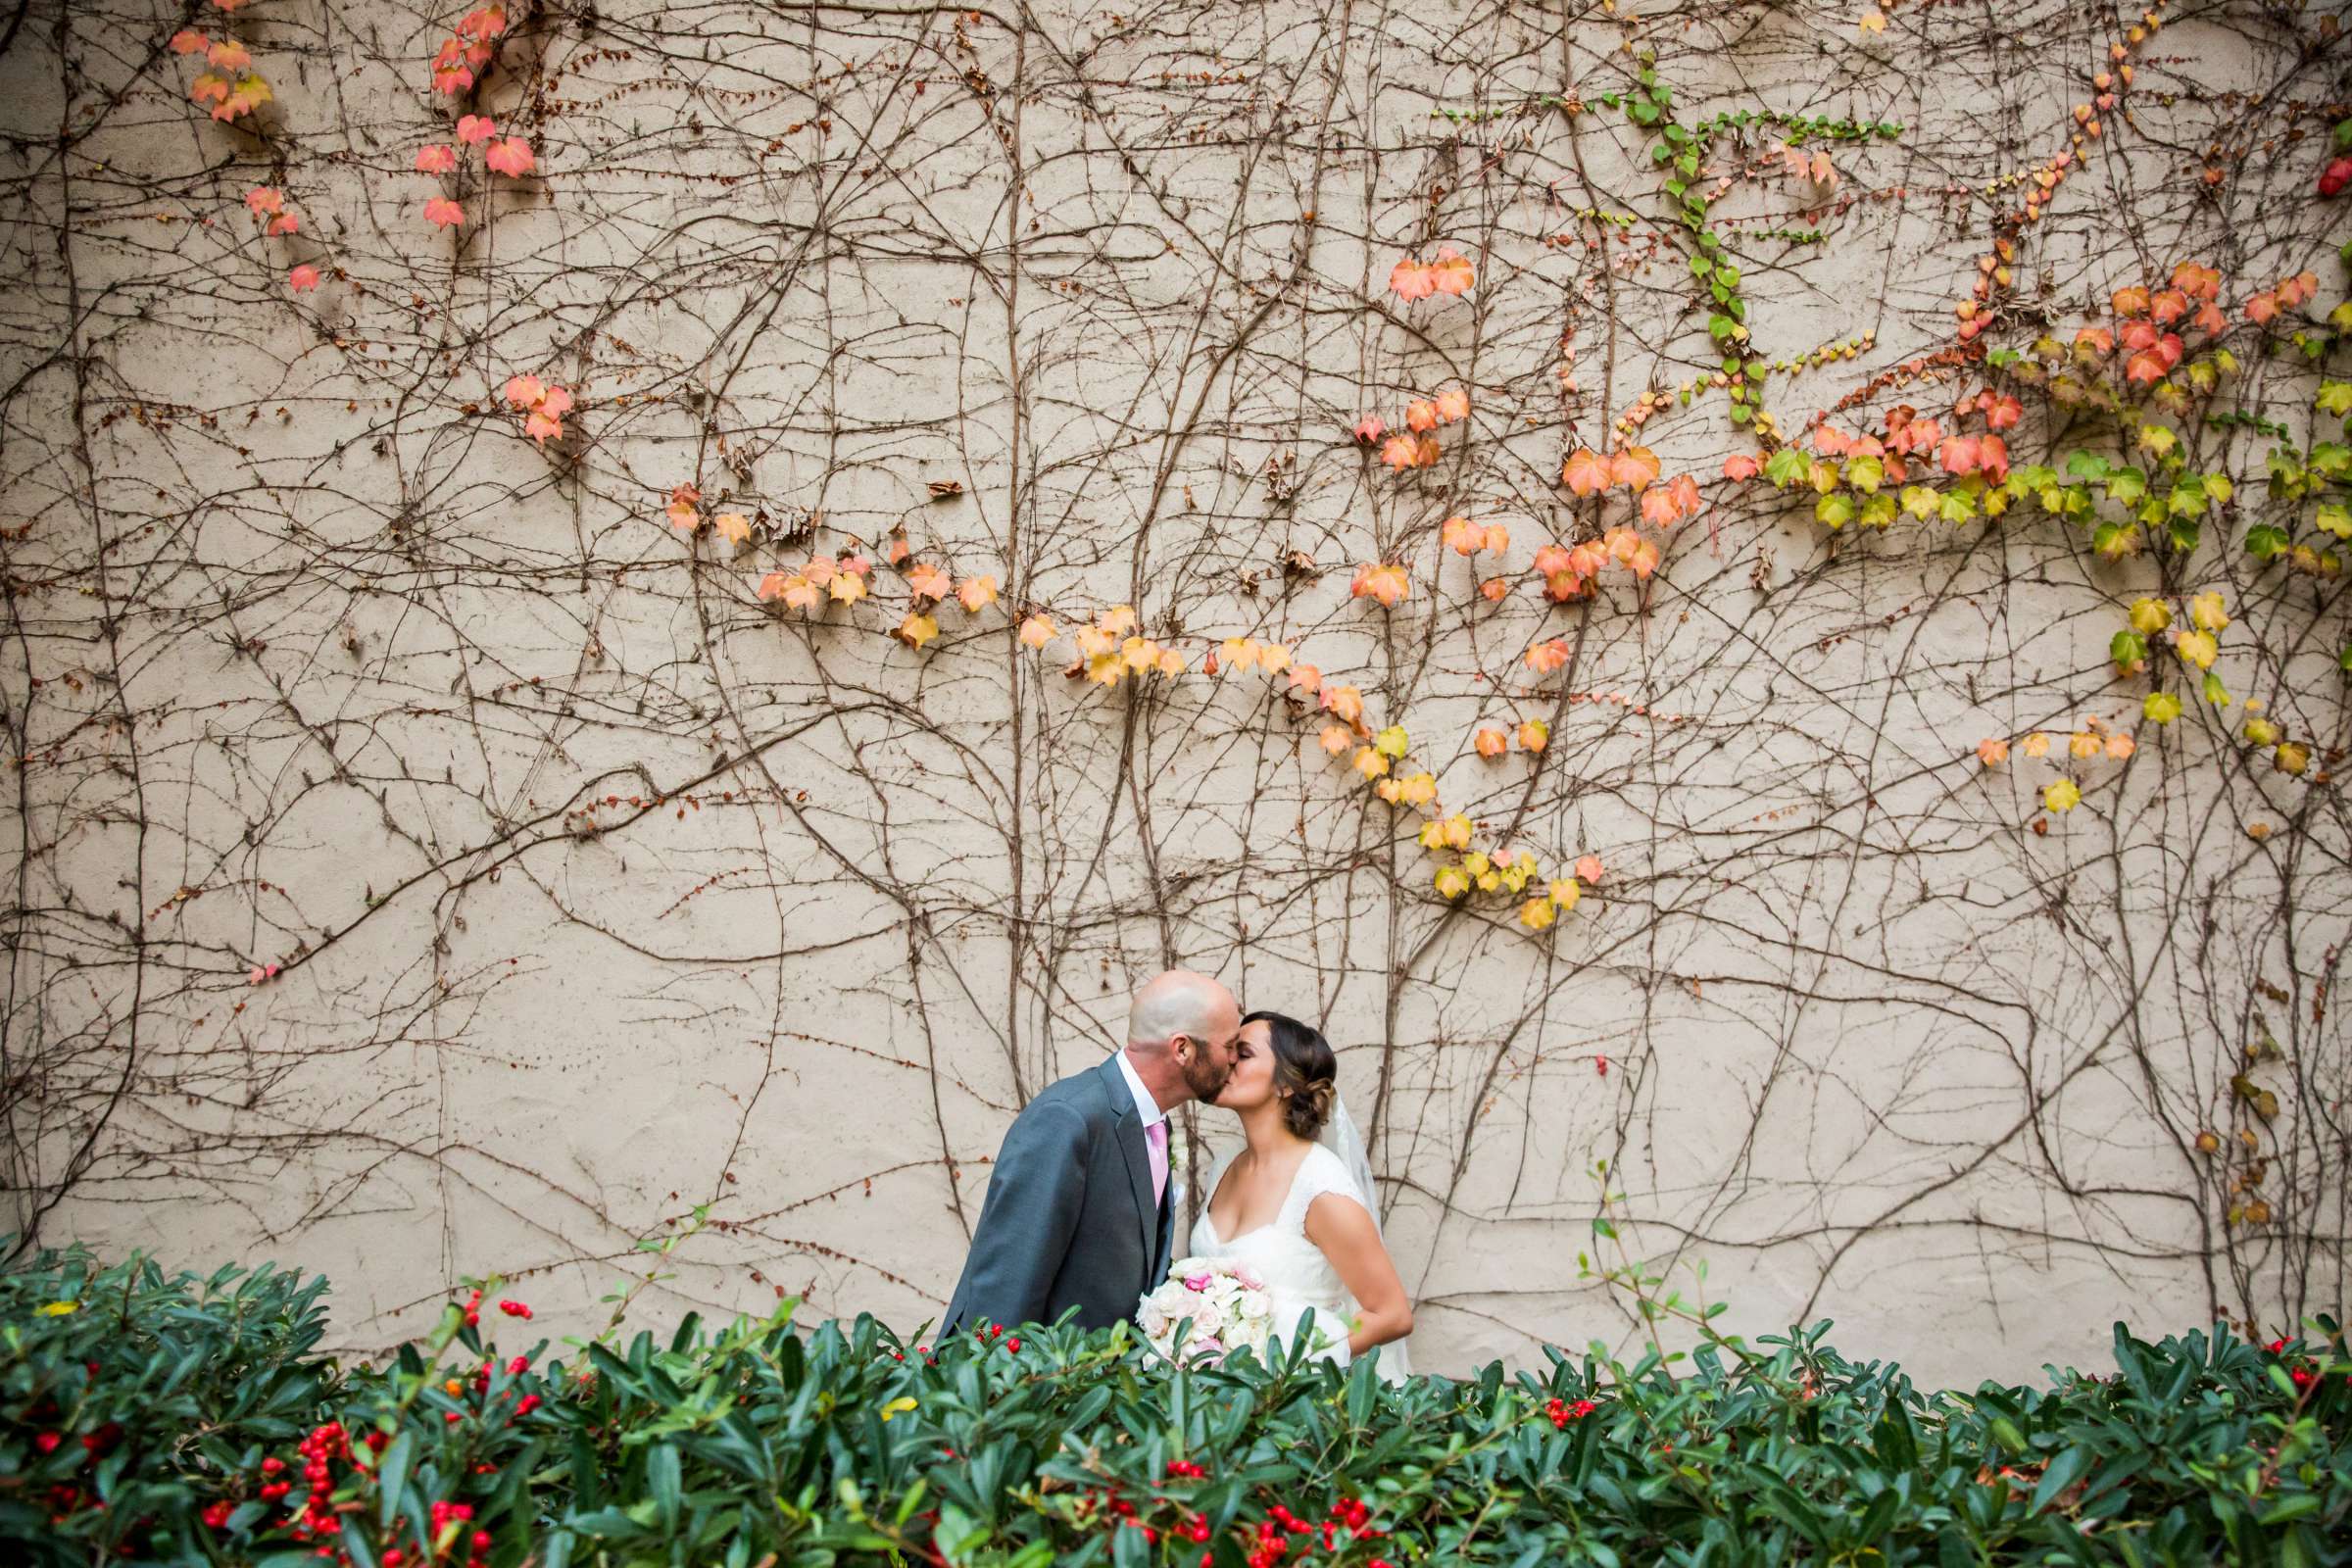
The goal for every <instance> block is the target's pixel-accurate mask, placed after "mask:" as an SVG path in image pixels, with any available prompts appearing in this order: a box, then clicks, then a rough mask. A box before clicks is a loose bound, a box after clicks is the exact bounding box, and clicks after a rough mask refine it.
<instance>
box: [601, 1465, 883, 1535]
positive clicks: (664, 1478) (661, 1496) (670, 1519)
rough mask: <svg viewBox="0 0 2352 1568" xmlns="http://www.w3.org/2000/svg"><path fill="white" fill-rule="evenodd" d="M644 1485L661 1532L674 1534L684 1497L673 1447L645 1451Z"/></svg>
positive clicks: (845, 1478)
mask: <svg viewBox="0 0 2352 1568" xmlns="http://www.w3.org/2000/svg"><path fill="white" fill-rule="evenodd" d="M843 1479H844V1480H847V1479H848V1478H847V1477H844V1478H843ZM645 1484H646V1486H647V1487H648V1488H650V1489H651V1490H652V1492H653V1494H654V1506H655V1507H656V1508H657V1509H659V1510H660V1513H661V1519H662V1530H663V1531H664V1532H665V1533H668V1534H672V1535H674V1534H676V1532H677V1528H678V1515H679V1511H680V1509H681V1507H682V1506H683V1503H684V1496H683V1488H682V1486H681V1483H680V1479H679V1466H678V1450H677V1448H676V1447H675V1446H673V1445H671V1444H667V1443H657V1444H654V1445H652V1446H650V1447H648V1448H647V1449H646V1450H645Z"/></svg>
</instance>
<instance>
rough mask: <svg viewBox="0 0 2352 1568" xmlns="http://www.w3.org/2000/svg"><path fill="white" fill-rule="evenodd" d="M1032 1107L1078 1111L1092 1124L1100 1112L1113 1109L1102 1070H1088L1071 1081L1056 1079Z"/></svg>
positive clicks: (1040, 1094) (1034, 1101)
mask: <svg viewBox="0 0 2352 1568" xmlns="http://www.w3.org/2000/svg"><path fill="white" fill-rule="evenodd" d="M1029 1103H1030V1105H1031V1106H1033V1107H1034V1106H1045V1105H1051V1106H1054V1107H1056V1108H1057V1109H1058V1110H1061V1111H1076V1112H1077V1113H1078V1114H1079V1115H1080V1116H1083V1117H1085V1118H1086V1119H1087V1120H1089V1121H1092V1120H1093V1119H1094V1118H1095V1117H1096V1115H1098V1114H1099V1113H1100V1112H1102V1111H1103V1110H1106V1109H1108V1108H1110V1097H1109V1096H1108V1095H1106V1094H1105V1093H1104V1092H1103V1069H1102V1068H1101V1067H1100V1066H1095V1067H1088V1068H1086V1069H1084V1070H1083V1071H1079V1072H1074V1073H1072V1074H1070V1075H1069V1076H1068V1077H1067V1078H1056V1079H1055V1080H1054V1082H1052V1083H1050V1084H1048V1085H1046V1087H1045V1088H1043V1089H1041V1090H1039V1091H1038V1092H1037V1098H1036V1099H1034V1100H1032V1101H1030V1102H1029Z"/></svg>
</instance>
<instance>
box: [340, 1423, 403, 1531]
mask: <svg viewBox="0 0 2352 1568" xmlns="http://www.w3.org/2000/svg"><path fill="white" fill-rule="evenodd" d="M357 1446H358V1445H356V1444H355V1445H354V1447H357ZM416 1455H417V1434H416V1433H415V1432H414V1431H411V1430H410V1429H408V1428H406V1427H403V1428H402V1429H401V1432H400V1436H398V1437H396V1438H394V1439H393V1440H392V1441H391V1443H390V1444H389V1445H387V1446H385V1448H384V1457H383V1460H382V1462H381V1463H379V1464H378V1465H377V1466H376V1479H375V1526H376V1529H377V1530H378V1531H389V1530H390V1529H391V1528H392V1516H393V1515H394V1514H397V1513H398V1512H400V1492H401V1489H402V1488H403V1487H405V1486H407V1485H408V1482H409V1464H410V1461H411V1460H413V1459H414V1458H415V1457H416Z"/></svg>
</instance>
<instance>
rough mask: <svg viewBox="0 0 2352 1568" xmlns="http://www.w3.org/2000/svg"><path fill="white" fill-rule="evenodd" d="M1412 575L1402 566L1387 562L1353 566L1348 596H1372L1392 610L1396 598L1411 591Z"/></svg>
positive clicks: (1404, 595)
mask: <svg viewBox="0 0 2352 1568" xmlns="http://www.w3.org/2000/svg"><path fill="white" fill-rule="evenodd" d="M1412 586H1413V583H1412V577H1411V574H1410V573H1408V572H1406V570H1405V569H1404V568H1403V567H1402V566H1398V565H1393V564H1385V563H1384V564H1365V565H1361V566H1358V567H1356V568H1355V583H1354V585H1353V586H1352V587H1350V588H1349V589H1348V595H1349V597H1350V598H1355V599H1363V598H1367V597H1369V598H1372V599H1377V600H1379V601H1380V603H1381V605H1382V607H1383V608H1385V609H1390V610H1394V609H1395V608H1396V607H1397V601H1398V600H1401V599H1403V598H1404V597H1406V596H1407V595H1408V594H1410V593H1411V592H1412Z"/></svg>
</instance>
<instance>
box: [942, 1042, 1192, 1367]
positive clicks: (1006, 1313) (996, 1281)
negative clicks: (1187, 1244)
mask: <svg viewBox="0 0 2352 1568" xmlns="http://www.w3.org/2000/svg"><path fill="white" fill-rule="evenodd" d="M1168 1185H1169V1188H1170V1190H1171V1192H1172V1191H1173V1189H1174V1187H1175V1181H1174V1179H1173V1173H1171V1177H1170V1180H1169V1183H1168ZM1173 1228H1174V1211H1173V1208H1172V1205H1171V1204H1170V1203H1169V1202H1167V1201H1165V1200H1164V1199H1163V1200H1162V1201H1159V1202H1157V1203H1154V1202H1153V1201H1152V1153H1151V1151H1150V1149H1148V1148H1147V1147H1146V1146H1145V1143H1144V1124H1143V1119H1142V1117H1141V1115H1140V1114H1139V1113H1138V1112H1137V1109H1136V1104H1135V1096H1134V1095H1133V1094H1132V1093H1130V1092H1129V1090H1128V1088H1127V1079H1126V1075H1125V1074H1123V1073H1122V1072H1120V1071H1119V1063H1118V1058H1117V1057H1115V1056H1113V1057H1111V1058H1109V1059H1108V1060H1106V1061H1104V1062H1103V1064H1102V1065H1101V1066H1099V1067H1093V1068H1089V1069H1088V1070H1087V1071H1085V1072H1081V1073H1073V1074H1072V1075H1070V1076H1069V1077H1067V1078H1064V1079H1062V1080H1061V1081H1060V1082H1059V1083H1056V1084H1052V1085H1049V1086H1048V1087H1047V1088H1046V1089H1045V1090H1044V1092H1043V1093H1041V1094H1039V1096H1038V1097H1037V1098H1036V1099H1035V1100H1032V1101H1031V1102H1029V1103H1028V1105H1027V1106H1026V1107H1024V1108H1023V1109H1022V1111H1021V1113H1020V1114H1019V1115H1018V1116H1015V1117H1014V1118H1013V1121H1012V1129H1011V1131H1009V1132H1007V1133H1006V1134H1005V1147H1004V1148H1003V1149H1002V1150H1000V1151H999V1152H998V1153H997V1165H996V1171H995V1173H994V1174H993V1175H991V1176H990V1177H989V1179H988V1197H987V1199H986V1201H984V1202H983V1203H982V1204H981V1207H980V1224H979V1226H978V1228H977V1229H975V1230H974V1231H973V1232H972V1251H971V1256H970V1257H968V1258H966V1259H965V1260H964V1265H963V1278H962V1279H960V1280H958V1281H957V1282H956V1295H955V1298H954V1299H952V1300H950V1301H949V1302H948V1314H947V1316H946V1317H944V1318H942V1319H941V1320H940V1333H941V1334H942V1335H946V1334H949V1333H953V1332H954V1331H955V1330H956V1329H957V1328H959V1327H964V1328H970V1327H977V1326H979V1325H981V1324H984V1323H1002V1324H1005V1326H1006V1327H1010V1326H1011V1325H1013V1324H1016V1323H1051V1322H1053V1321H1054V1319H1055V1318H1057V1317H1059V1316H1060V1315H1061V1314H1062V1312H1063V1311H1064V1310H1065V1309H1066V1308H1069V1307H1073V1306H1074V1307H1076V1308H1077V1309H1078V1322H1079V1324H1080V1325H1081V1326H1082V1327H1085V1328H1090V1329H1099V1328H1107V1327H1109V1326H1110V1325H1111V1324H1113V1323H1115V1322H1117V1321H1119V1320H1120V1319H1121V1318H1131V1317H1133V1316H1134V1315H1135V1307H1136V1301H1137V1299H1138V1298H1140V1297H1141V1296H1142V1295H1143V1294H1144V1293H1145V1292H1146V1291H1148V1290H1151V1289H1152V1288H1153V1287H1154V1286H1156V1285H1158V1284H1159V1282H1160V1281H1161V1280H1163V1279H1165V1278H1166V1277H1167V1272H1168V1262H1169V1257H1168V1249H1169V1246H1170V1242H1171V1232H1172V1230H1173Z"/></svg>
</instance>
